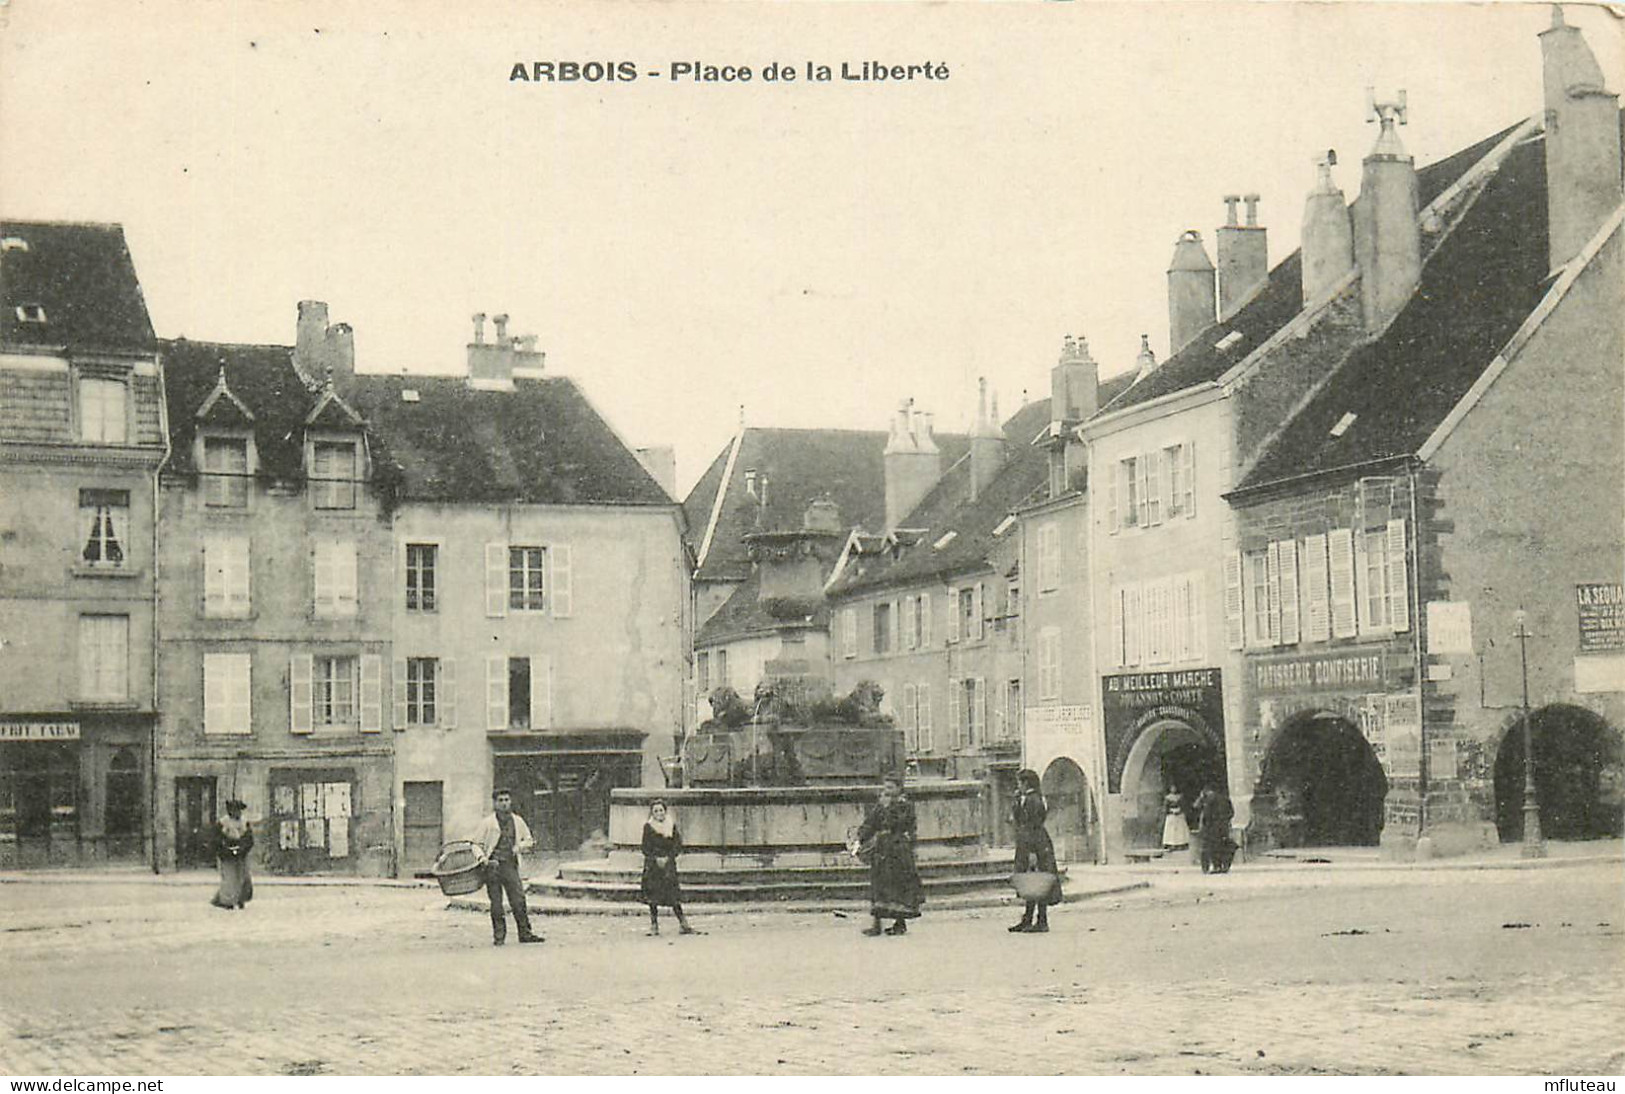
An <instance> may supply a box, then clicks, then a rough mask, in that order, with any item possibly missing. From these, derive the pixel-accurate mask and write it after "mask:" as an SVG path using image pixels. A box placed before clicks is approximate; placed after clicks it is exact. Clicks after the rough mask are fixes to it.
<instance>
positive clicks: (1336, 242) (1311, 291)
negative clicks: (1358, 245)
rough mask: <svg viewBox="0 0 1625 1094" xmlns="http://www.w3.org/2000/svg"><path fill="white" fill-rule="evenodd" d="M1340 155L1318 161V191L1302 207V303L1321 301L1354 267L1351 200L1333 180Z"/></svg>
mask: <svg viewBox="0 0 1625 1094" xmlns="http://www.w3.org/2000/svg"><path fill="white" fill-rule="evenodd" d="M1336 166H1337V152H1336V150H1334V149H1330V148H1328V149H1327V150H1326V154H1325V155H1324V156H1321V157H1320V158H1319V159H1317V160H1315V170H1316V176H1315V188H1314V189H1313V190H1310V191H1309V199H1308V200H1307V201H1305V202H1304V204H1303V235H1302V241H1301V246H1302V248H1303V250H1302V256H1301V257H1302V266H1303V303H1304V306H1305V307H1308V306H1309V305H1310V304H1311V303H1313V302H1316V301H1318V300H1320V299H1321V298H1322V297H1324V296H1325V295H1326V294H1327V293H1329V292H1331V290H1332V287H1333V286H1334V285H1336V284H1337V283H1338V282H1339V281H1341V280H1342V279H1343V278H1344V276H1346V275H1347V274H1348V272H1349V271H1350V270H1352V269H1353V268H1354V227H1353V225H1352V224H1351V223H1350V221H1349V206H1348V201H1347V199H1345V198H1344V197H1343V191H1342V190H1339V189H1338V188H1337V184H1336V183H1334V182H1333V181H1332V168H1333V167H1336Z"/></svg>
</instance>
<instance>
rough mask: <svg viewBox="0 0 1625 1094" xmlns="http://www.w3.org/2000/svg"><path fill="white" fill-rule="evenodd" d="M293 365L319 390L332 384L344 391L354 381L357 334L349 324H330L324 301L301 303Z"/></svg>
mask: <svg viewBox="0 0 1625 1094" xmlns="http://www.w3.org/2000/svg"><path fill="white" fill-rule="evenodd" d="M293 364H294V368H296V369H297V370H298V371H299V372H300V373H302V374H303V375H304V376H305V377H306V378H307V379H308V380H310V382H311V383H313V384H315V385H318V386H320V385H323V384H326V383H327V382H328V381H329V380H331V381H332V382H333V386H334V387H335V388H337V389H338V390H340V391H345V390H347V389H348V388H349V387H350V382H351V381H352V380H354V379H355V332H354V331H353V330H351V329H350V324H348V323H334V324H329V323H328V321H327V304H326V303H325V302H324V301H321V300H301V301H299V317H298V321H297V325H296V327H295V331H294V343H293Z"/></svg>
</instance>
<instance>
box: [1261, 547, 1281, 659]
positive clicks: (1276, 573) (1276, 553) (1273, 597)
mask: <svg viewBox="0 0 1625 1094" xmlns="http://www.w3.org/2000/svg"><path fill="white" fill-rule="evenodd" d="M1264 573H1265V575H1266V576H1267V577H1268V579H1269V589H1270V602H1269V630H1270V633H1269V644H1270V645H1272V646H1279V645H1280V644H1281V545H1280V544H1279V543H1271V544H1270V545H1269V547H1268V549H1266V550H1265V552H1264Z"/></svg>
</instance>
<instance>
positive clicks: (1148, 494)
mask: <svg viewBox="0 0 1625 1094" xmlns="http://www.w3.org/2000/svg"><path fill="white" fill-rule="evenodd" d="M1141 460H1142V461H1143V463H1144V464H1145V514H1146V521H1147V522H1148V523H1150V524H1161V523H1162V453H1161V452H1160V451H1159V450H1157V449H1155V448H1153V449H1152V450H1151V451H1149V452H1147V453H1146V454H1145V455H1144V456H1142V457H1141Z"/></svg>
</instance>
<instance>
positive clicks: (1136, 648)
mask: <svg viewBox="0 0 1625 1094" xmlns="http://www.w3.org/2000/svg"><path fill="white" fill-rule="evenodd" d="M1144 633H1145V593H1144V590H1143V589H1142V588H1141V586H1139V585H1127V586H1124V588H1123V663H1124V664H1127V665H1138V664H1139V663H1140V659H1141V658H1142V657H1143V656H1144V653H1143V648H1144V647H1143V643H1142V639H1141V636H1142V635H1143V634H1144Z"/></svg>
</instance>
